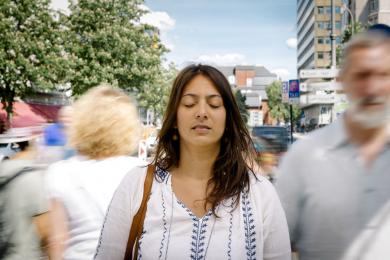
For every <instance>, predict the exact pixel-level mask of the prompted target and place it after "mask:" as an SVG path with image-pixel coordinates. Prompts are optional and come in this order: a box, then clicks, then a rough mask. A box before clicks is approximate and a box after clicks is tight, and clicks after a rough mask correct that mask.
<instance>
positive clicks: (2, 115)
mask: <svg viewBox="0 0 390 260" xmlns="http://www.w3.org/2000/svg"><path fill="white" fill-rule="evenodd" d="M60 108H61V106H55V105H41V104H28V103H24V102H15V103H14V113H13V116H12V119H11V127H12V128H14V127H30V126H40V125H42V124H46V123H50V122H54V121H56V120H57V116H58V111H59V110H60ZM6 118H7V114H6V112H5V110H4V109H3V105H1V110H0V120H2V121H3V122H5V120H6Z"/></svg>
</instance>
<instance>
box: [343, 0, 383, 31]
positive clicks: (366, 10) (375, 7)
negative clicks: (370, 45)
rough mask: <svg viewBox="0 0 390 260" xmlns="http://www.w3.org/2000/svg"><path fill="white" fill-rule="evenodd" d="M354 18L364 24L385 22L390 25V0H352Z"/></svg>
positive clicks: (351, 6)
mask: <svg viewBox="0 0 390 260" xmlns="http://www.w3.org/2000/svg"><path fill="white" fill-rule="evenodd" d="M349 2H350V3H349V8H350V10H351V12H352V15H353V16H354V17H353V20H354V21H359V22H361V23H363V24H376V23H384V24H389V25H390V1H389V0H350V1H349Z"/></svg>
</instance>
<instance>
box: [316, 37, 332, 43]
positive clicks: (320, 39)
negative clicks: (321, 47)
mask: <svg viewBox="0 0 390 260" xmlns="http://www.w3.org/2000/svg"><path fill="white" fill-rule="evenodd" d="M317 43H318V44H330V38H329V37H318V38H317Z"/></svg>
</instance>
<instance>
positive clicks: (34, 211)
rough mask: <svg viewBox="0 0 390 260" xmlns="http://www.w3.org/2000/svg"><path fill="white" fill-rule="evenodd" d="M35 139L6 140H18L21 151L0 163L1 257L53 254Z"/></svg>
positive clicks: (20, 137)
mask: <svg viewBox="0 0 390 260" xmlns="http://www.w3.org/2000/svg"><path fill="white" fill-rule="evenodd" d="M34 138H35V136H32V135H26V136H17V137H16V136H14V137H12V136H10V137H9V139H7V141H8V142H13V143H17V144H18V145H19V150H20V151H19V152H18V153H16V154H15V155H14V156H12V157H11V158H10V159H9V160H5V161H2V162H1V163H0V259H41V257H45V255H46V257H47V256H50V257H51V256H52V255H53V254H52V253H53V251H52V250H51V247H50V246H49V245H50V243H49V230H50V221H49V212H48V210H49V201H48V199H47V194H46V193H45V188H44V170H43V169H42V168H40V167H39V166H37V165H36V164H35V163H34V157H35V150H34V147H32V145H31V143H33V142H34ZM2 141H6V140H5V138H2Z"/></svg>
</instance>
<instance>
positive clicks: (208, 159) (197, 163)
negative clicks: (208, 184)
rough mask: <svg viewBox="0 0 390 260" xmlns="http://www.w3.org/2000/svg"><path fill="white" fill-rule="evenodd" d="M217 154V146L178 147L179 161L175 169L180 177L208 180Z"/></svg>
mask: <svg viewBox="0 0 390 260" xmlns="http://www.w3.org/2000/svg"><path fill="white" fill-rule="evenodd" d="M218 154H219V146H216V147H213V148H211V149H210V147H196V148H195V147H191V148H189V147H187V146H184V145H182V146H181V147H180V162H179V166H178V168H177V169H176V172H177V174H179V175H181V177H189V178H193V179H198V180H202V179H203V180H205V181H208V180H209V179H210V178H211V176H212V168H213V165H214V162H215V160H216V159H217V156H218Z"/></svg>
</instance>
